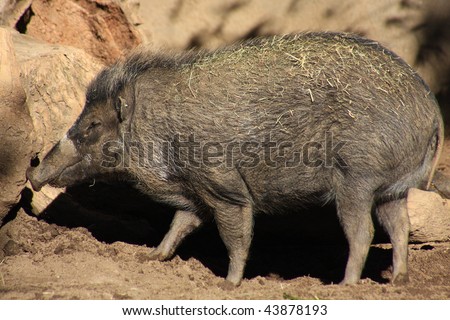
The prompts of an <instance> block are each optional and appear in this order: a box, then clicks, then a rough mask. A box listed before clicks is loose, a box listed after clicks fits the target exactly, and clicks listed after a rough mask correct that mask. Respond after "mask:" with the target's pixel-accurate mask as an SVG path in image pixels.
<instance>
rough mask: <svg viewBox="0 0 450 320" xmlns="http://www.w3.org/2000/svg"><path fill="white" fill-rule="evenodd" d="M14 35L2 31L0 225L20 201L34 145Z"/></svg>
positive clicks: (0, 67) (0, 35)
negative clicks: (15, 51)
mask: <svg viewBox="0 0 450 320" xmlns="http://www.w3.org/2000/svg"><path fill="white" fill-rule="evenodd" d="M26 98H27V97H26V93H25V91H24V88H23V87H22V84H21V81H20V69H19V64H18V63H17V60H16V56H15V54H14V46H13V42H12V37H11V33H10V31H8V30H6V29H2V28H0V101H1V108H0V136H1V139H0V222H1V220H2V219H3V218H4V217H5V215H6V214H7V213H8V212H9V210H10V209H11V208H12V206H14V205H15V204H16V203H17V202H18V201H19V198H20V192H21V191H22V189H23V187H24V186H25V183H26V177H25V170H26V168H28V166H29V164H30V159H31V157H32V154H33V150H32V143H33V141H34V133H33V125H32V121H31V118H30V115H29V113H28V110H27V107H26Z"/></svg>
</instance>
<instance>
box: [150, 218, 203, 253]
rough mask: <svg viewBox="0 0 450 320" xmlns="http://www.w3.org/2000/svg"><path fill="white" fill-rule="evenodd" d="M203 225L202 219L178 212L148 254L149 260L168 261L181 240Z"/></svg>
mask: <svg viewBox="0 0 450 320" xmlns="http://www.w3.org/2000/svg"><path fill="white" fill-rule="evenodd" d="M202 224H203V220H202V218H200V217H199V216H198V215H197V214H196V213H194V212H191V211H184V210H178V211H177V212H176V213H175V216H174V218H173V220H172V223H171V225H170V229H169V231H168V232H167V234H166V235H165V236H164V239H163V240H162V241H161V243H160V244H159V246H158V247H157V248H156V249H154V250H153V251H152V252H150V256H149V259H151V260H159V261H164V260H167V259H170V258H171V257H172V256H173V254H174V253H175V250H176V249H177V248H178V246H179V245H180V243H181V241H183V239H184V238H185V237H186V236H187V235H189V234H191V233H192V232H193V231H194V230H196V229H197V228H198V227H200V226H201V225H202Z"/></svg>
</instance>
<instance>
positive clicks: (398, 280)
mask: <svg viewBox="0 0 450 320" xmlns="http://www.w3.org/2000/svg"><path fill="white" fill-rule="evenodd" d="M408 282H409V276H408V274H407V273H399V274H398V275H397V276H395V277H394V278H393V279H392V281H391V283H392V284H393V285H396V286H401V285H405V284H407V283H408Z"/></svg>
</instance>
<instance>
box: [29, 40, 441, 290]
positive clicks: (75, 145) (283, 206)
mask: <svg viewBox="0 0 450 320" xmlns="http://www.w3.org/2000/svg"><path fill="white" fill-rule="evenodd" d="M442 141H443V123H442V117H441V114H440V110H439V107H438V105H437V103H436V100H435V98H434V96H433V94H432V93H431V92H430V90H429V88H428V87H427V85H426V84H425V83H424V82H423V81H422V80H421V78H420V77H419V76H418V75H417V74H416V73H415V72H414V71H413V70H412V69H411V68H410V67H409V66H408V65H407V64H406V63H405V62H404V61H403V60H402V59H400V58H399V57H398V56H397V55H395V54H394V53H392V52H391V51H389V50H387V49H385V48H383V47H382V46H381V45H379V44H378V43H376V42H373V41H370V40H367V39H363V38H360V37H357V36H353V35H349V34H339V33H327V32H324V33H303V34H298V35H287V36H272V37H262V38H257V39H254V40H249V41H244V42H241V43H239V44H235V45H233V46H230V47H226V48H222V49H219V50H216V51H212V52H206V51H190V52H186V53H170V54H169V53H157V54H155V53H149V52H146V51H145V50H143V49H141V50H136V51H135V52H133V53H131V54H130V55H129V56H128V57H127V58H126V59H123V60H120V61H118V62H117V63H115V64H113V65H112V66H110V67H107V68H106V69H104V70H103V71H101V72H100V73H99V74H98V76H97V77H96V78H95V79H94V80H93V81H92V83H91V84H90V85H89V87H88V89H87V95H86V104H85V107H84V110H83V111H82V113H81V115H80V116H79V118H78V119H77V121H76V122H75V123H74V125H73V126H72V127H71V128H70V129H69V131H68V132H67V134H66V135H65V136H64V137H63V138H62V139H61V141H59V143H58V144H56V145H55V146H54V148H53V149H52V150H51V151H50V152H49V153H48V154H47V155H46V156H45V158H44V159H43V161H42V162H41V163H40V165H39V166H37V167H35V168H30V169H29V170H28V171H27V176H28V178H29V180H30V181H31V183H32V185H33V188H34V189H36V190H39V189H40V188H41V187H42V186H43V185H45V184H47V183H49V184H51V185H54V186H68V185H73V184H76V183H80V182H83V181H88V180H89V179H94V178H95V179H105V180H108V179H113V178H114V179H116V178H117V177H120V179H122V180H126V181H128V182H131V183H133V184H134V185H135V186H136V187H137V188H138V189H139V190H141V191H142V192H143V193H145V194H147V195H149V196H151V197H153V198H154V199H156V200H157V201H162V202H164V203H167V204H170V205H172V206H173V207H175V208H176V209H177V211H176V213H175V216H174V219H173V222H172V224H171V227H170V230H169V231H168V233H167V234H166V236H165V237H164V239H163V241H162V242H161V244H160V245H159V246H158V247H157V248H156V249H155V250H153V251H152V252H151V253H150V255H151V258H153V259H158V260H165V259H168V258H170V257H171V256H172V255H173V254H174V252H175V250H176V248H177V247H178V245H179V244H180V242H181V241H182V240H183V239H184V238H185V237H186V236H187V235H188V234H190V233H191V232H193V231H194V230H195V229H197V228H198V227H200V226H201V225H202V224H203V223H204V222H205V221H207V220H208V219H211V218H213V219H214V221H215V223H216V224H217V227H218V230H219V233H220V236H221V238H222V240H223V242H224V243H225V245H226V248H227V250H228V254H229V259H230V260H229V269H228V275H227V278H226V282H225V283H226V284H230V283H231V284H233V285H238V284H239V283H240V282H241V280H242V277H243V273H244V267H245V264H246V260H247V256H248V252H249V248H250V243H251V239H252V228H253V215H254V214H256V213H272V214H276V213H278V212H283V211H299V209H301V208H302V207H304V206H305V205H306V204H310V203H319V204H320V203H325V202H329V201H333V202H335V204H336V207H337V214H338V217H339V220H340V222H341V225H342V228H343V230H344V233H345V235H346V238H347V240H348V244H349V257H348V261H347V266H346V270H345V276H344V279H343V281H342V283H345V284H353V283H356V282H358V280H359V279H360V277H361V272H362V269H363V267H364V263H365V260H366V257H367V254H368V251H369V247H370V244H371V242H372V238H373V233H374V228H373V222H372V218H371V217H372V215H371V213H375V215H376V216H377V217H378V219H379V220H380V222H381V224H382V225H383V226H384V227H385V229H386V230H387V232H388V234H389V236H390V239H391V242H392V244H393V278H392V280H393V281H394V282H402V281H405V280H407V278H408V273H407V251H408V246H407V245H408V232H409V220H408V216H407V213H406V212H405V210H402V209H401V202H402V201H403V200H402V199H404V198H405V196H406V194H407V191H408V189H409V188H411V187H420V188H427V185H428V184H429V182H430V181H431V177H432V173H433V171H434V169H435V168H436V163H437V161H438V158H439V154H440V150H441V148H442V147H441V146H442Z"/></svg>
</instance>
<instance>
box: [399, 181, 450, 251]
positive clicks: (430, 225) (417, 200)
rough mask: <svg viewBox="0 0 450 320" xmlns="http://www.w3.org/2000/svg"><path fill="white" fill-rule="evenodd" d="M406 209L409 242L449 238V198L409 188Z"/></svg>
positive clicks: (435, 240) (447, 239) (445, 239)
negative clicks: (409, 225)
mask: <svg viewBox="0 0 450 320" xmlns="http://www.w3.org/2000/svg"><path fill="white" fill-rule="evenodd" d="M407 211H408V215H409V220H410V223H411V234H410V241H411V242H419V243H424V242H439V241H449V240H450V200H445V199H442V198H441V196H439V194H437V193H434V192H430V191H422V190H418V189H410V190H409V192H408V198H407Z"/></svg>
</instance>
